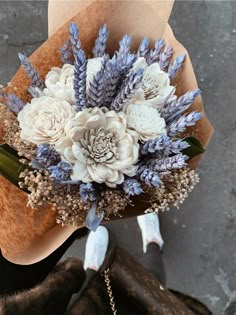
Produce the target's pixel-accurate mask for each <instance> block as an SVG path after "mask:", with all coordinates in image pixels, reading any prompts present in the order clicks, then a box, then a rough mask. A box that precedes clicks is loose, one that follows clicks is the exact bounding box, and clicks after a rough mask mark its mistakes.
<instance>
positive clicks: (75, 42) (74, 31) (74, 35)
mask: <svg viewBox="0 0 236 315" xmlns="http://www.w3.org/2000/svg"><path fill="white" fill-rule="evenodd" d="M70 41H71V44H72V50H73V54H74V57H76V56H77V54H78V52H79V50H80V48H81V42H80V40H79V29H78V26H77V24H76V23H74V22H73V23H71V24H70Z"/></svg>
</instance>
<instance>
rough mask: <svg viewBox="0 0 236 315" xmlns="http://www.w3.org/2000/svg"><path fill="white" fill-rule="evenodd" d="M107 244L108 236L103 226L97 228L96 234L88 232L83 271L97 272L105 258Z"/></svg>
mask: <svg viewBox="0 0 236 315" xmlns="http://www.w3.org/2000/svg"><path fill="white" fill-rule="evenodd" d="M108 243H109V234H108V231H107V229H106V228H105V227H104V226H99V227H98V228H97V230H96V232H90V233H89V236H88V239H87V242H86V246H85V259H84V270H86V269H93V270H95V271H97V270H98V269H99V268H100V267H101V265H102V263H103V261H104V259H105V256H106V252H107V248H108Z"/></svg>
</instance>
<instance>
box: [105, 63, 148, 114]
mask: <svg viewBox="0 0 236 315" xmlns="http://www.w3.org/2000/svg"><path fill="white" fill-rule="evenodd" d="M143 73H144V69H141V68H139V69H137V70H136V71H131V72H130V73H129V75H128V77H127V79H126V80H125V82H124V84H123V86H122V87H121V90H120V91H119V93H118V95H117V96H116V98H115V99H114V100H113V102H112V104H111V107H112V109H114V110H115V111H116V112H119V111H120V110H122V107H123V106H124V104H125V102H126V101H127V100H128V99H129V98H130V97H131V96H132V95H133V94H134V93H135V91H136V90H137V89H138V87H139V86H140V84H141V82H142V78H143Z"/></svg>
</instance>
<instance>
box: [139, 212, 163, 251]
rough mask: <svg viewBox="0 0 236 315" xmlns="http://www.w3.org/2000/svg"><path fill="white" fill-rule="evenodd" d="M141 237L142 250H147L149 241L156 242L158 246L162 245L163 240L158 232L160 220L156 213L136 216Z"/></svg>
mask: <svg viewBox="0 0 236 315" xmlns="http://www.w3.org/2000/svg"><path fill="white" fill-rule="evenodd" d="M137 221H138V225H139V227H140V230H141V233H142V239H143V252H144V253H146V252H147V245H148V244H149V243H157V244H158V245H159V246H160V248H162V246H163V245H164V241H163V239H162V236H161V232H160V222H159V218H158V215H157V214H156V213H148V214H144V215H140V216H138V217H137Z"/></svg>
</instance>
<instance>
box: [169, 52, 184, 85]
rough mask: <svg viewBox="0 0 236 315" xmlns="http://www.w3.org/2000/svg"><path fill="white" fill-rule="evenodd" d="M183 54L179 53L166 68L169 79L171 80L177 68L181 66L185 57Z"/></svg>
mask: <svg viewBox="0 0 236 315" xmlns="http://www.w3.org/2000/svg"><path fill="white" fill-rule="evenodd" d="M185 56H186V55H185V54H181V55H179V56H178V57H177V58H176V59H175V61H174V62H173V63H171V64H170V65H169V68H168V74H169V78H170V80H173V79H174V78H175V76H176V74H177V72H178V70H179V69H180V68H181V67H182V65H183V62H184V59H185Z"/></svg>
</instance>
